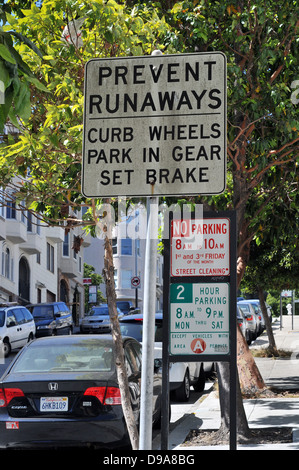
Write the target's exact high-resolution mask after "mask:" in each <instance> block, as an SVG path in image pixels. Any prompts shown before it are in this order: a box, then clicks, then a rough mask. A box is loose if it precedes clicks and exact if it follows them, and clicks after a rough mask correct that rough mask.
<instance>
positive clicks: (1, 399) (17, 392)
mask: <svg viewBox="0 0 299 470" xmlns="http://www.w3.org/2000/svg"><path fill="white" fill-rule="evenodd" d="M23 396H24V393H23V392H22V390H21V389H19V388H5V389H4V390H0V407H4V406H7V405H8V404H9V403H10V401H11V400H12V399H13V398H16V397H23Z"/></svg>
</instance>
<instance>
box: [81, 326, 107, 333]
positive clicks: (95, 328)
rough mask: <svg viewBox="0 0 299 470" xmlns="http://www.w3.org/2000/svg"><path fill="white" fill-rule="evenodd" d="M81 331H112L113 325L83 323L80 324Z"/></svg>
mask: <svg viewBox="0 0 299 470" xmlns="http://www.w3.org/2000/svg"><path fill="white" fill-rule="evenodd" d="M80 331H81V333H110V332H111V326H110V325H103V326H100V325H97V326H88V325H81V326H80Z"/></svg>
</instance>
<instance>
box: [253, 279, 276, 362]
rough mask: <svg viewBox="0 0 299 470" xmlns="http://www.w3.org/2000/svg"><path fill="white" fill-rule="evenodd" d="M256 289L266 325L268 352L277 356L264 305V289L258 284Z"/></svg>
mask: <svg viewBox="0 0 299 470" xmlns="http://www.w3.org/2000/svg"><path fill="white" fill-rule="evenodd" d="M257 289H258V294H259V301H260V304H261V309H262V314H263V318H264V322H265V325H266V331H267V335H268V340H269V346H268V349H269V352H270V353H271V354H273V356H276V357H277V356H279V353H278V351H277V347H276V343H275V339H274V335H273V330H272V326H271V323H270V318H269V316H268V312H267V307H266V304H265V300H264V291H263V289H262V287H260V286H258V288H257Z"/></svg>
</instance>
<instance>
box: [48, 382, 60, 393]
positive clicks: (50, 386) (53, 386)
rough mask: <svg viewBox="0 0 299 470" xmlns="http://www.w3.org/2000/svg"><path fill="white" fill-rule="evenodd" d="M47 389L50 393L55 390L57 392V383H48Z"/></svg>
mask: <svg viewBox="0 0 299 470" xmlns="http://www.w3.org/2000/svg"><path fill="white" fill-rule="evenodd" d="M48 389H49V390H50V392H55V390H58V383H57V382H50V383H49V384H48Z"/></svg>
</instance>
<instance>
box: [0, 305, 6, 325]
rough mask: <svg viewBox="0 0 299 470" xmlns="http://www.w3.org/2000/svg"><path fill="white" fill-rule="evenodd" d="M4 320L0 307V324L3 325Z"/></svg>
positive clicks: (3, 312) (3, 313) (3, 311)
mask: <svg viewBox="0 0 299 470" xmlns="http://www.w3.org/2000/svg"><path fill="white" fill-rule="evenodd" d="M4 322H5V310H1V309H0V326H3V325H4Z"/></svg>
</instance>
